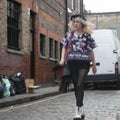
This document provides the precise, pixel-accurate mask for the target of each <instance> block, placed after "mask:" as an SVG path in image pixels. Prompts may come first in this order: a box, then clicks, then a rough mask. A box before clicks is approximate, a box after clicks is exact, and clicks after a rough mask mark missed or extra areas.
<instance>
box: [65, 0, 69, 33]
mask: <svg viewBox="0 0 120 120" xmlns="http://www.w3.org/2000/svg"><path fill="white" fill-rule="evenodd" d="M65 12H66V15H65V22H66V23H65V33H66V32H67V31H68V17H69V15H68V2H67V0H65Z"/></svg>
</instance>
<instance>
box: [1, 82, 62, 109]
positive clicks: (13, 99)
mask: <svg viewBox="0 0 120 120" xmlns="http://www.w3.org/2000/svg"><path fill="white" fill-rule="evenodd" d="M58 94H61V92H59V86H58V85H56V84H55V85H47V86H44V87H43V86H42V87H39V88H36V89H34V93H24V94H16V95H15V96H10V97H4V98H1V99H0V108H4V107H10V106H13V105H17V104H22V103H27V102H30V101H34V100H38V99H43V98H45V97H50V96H55V95H58Z"/></svg>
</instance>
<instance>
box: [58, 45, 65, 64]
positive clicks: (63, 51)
mask: <svg viewBox="0 0 120 120" xmlns="http://www.w3.org/2000/svg"><path fill="white" fill-rule="evenodd" d="M65 51H66V49H65V47H64V46H63V48H62V53H61V59H60V62H59V64H60V65H64V62H65V61H64V59H65Z"/></svg>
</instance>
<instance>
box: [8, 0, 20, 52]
mask: <svg viewBox="0 0 120 120" xmlns="http://www.w3.org/2000/svg"><path fill="white" fill-rule="evenodd" d="M20 7H21V6H20V4H18V3H16V2H13V1H10V0H8V1H7V34H8V35H7V39H8V48H11V49H15V50H20V48H19V32H20V29H19V17H20Z"/></svg>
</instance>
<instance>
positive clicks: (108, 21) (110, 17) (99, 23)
mask: <svg viewBox="0 0 120 120" xmlns="http://www.w3.org/2000/svg"><path fill="white" fill-rule="evenodd" d="M86 17H87V19H88V20H89V21H91V22H93V23H94V24H95V25H96V29H112V30H114V31H115V34H116V35H117V37H118V38H119V39H120V12H106V13H88V14H86Z"/></svg>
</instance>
